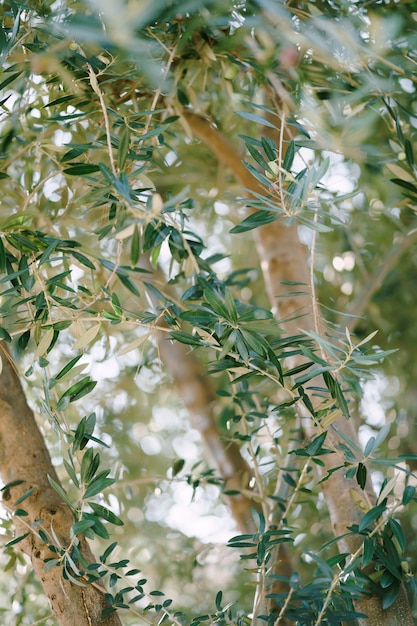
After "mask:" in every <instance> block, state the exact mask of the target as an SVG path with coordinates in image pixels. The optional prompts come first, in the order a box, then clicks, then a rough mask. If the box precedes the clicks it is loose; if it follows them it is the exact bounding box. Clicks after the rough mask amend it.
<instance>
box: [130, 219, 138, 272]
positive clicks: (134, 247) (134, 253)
mask: <svg viewBox="0 0 417 626" xmlns="http://www.w3.org/2000/svg"><path fill="white" fill-rule="evenodd" d="M139 257H140V236H139V229H138V227H137V225H136V224H135V229H134V231H133V235H132V244H131V248H130V263H131V265H132V267H136V265H137V264H138V261H139Z"/></svg>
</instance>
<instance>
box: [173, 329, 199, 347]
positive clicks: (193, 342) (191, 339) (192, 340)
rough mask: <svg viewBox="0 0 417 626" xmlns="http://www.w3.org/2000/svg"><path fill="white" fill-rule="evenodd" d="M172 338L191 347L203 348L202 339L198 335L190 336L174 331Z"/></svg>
mask: <svg viewBox="0 0 417 626" xmlns="http://www.w3.org/2000/svg"><path fill="white" fill-rule="evenodd" d="M170 335H171V337H172V338H173V339H175V340H176V341H179V342H180V343H185V344H187V345H189V346H201V339H200V337H198V336H196V335H190V334H189V333H183V332H181V331H179V330H173V331H172V332H171V333H170Z"/></svg>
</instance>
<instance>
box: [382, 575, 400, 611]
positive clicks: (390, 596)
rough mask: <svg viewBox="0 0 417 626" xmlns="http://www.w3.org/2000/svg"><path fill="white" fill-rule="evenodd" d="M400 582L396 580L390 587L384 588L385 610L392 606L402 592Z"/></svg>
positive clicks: (383, 605) (383, 604)
mask: <svg viewBox="0 0 417 626" xmlns="http://www.w3.org/2000/svg"><path fill="white" fill-rule="evenodd" d="M400 586H401V585H400V583H399V582H398V581H396V582H395V583H394V584H392V585H391V587H389V589H386V590H384V593H383V595H382V600H381V603H382V608H383V609H384V611H386V610H387V609H389V608H390V606H392V605H393V604H394V602H395V601H396V599H397V598H398V594H399V593H400Z"/></svg>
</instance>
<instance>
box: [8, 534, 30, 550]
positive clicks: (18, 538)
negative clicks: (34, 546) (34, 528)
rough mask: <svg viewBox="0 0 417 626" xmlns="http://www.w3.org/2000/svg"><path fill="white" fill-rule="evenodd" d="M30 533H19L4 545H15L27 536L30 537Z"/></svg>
mask: <svg viewBox="0 0 417 626" xmlns="http://www.w3.org/2000/svg"><path fill="white" fill-rule="evenodd" d="M29 535H30V533H24V535H19V537H15V538H14V539H12V540H11V541H8V542H7V543H5V544H4V547H5V548H9V547H10V546H14V545H16V543H19V542H20V541H23V539H26V537H28V536H29Z"/></svg>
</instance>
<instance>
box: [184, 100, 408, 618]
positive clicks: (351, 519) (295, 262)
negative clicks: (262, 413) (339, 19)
mask: <svg viewBox="0 0 417 626" xmlns="http://www.w3.org/2000/svg"><path fill="white" fill-rule="evenodd" d="M184 117H185V119H186V121H187V123H188V124H189V126H190V128H191V129H192V130H193V131H194V132H195V134H196V135H197V136H198V137H199V138H200V139H201V140H202V141H204V142H205V143H206V144H207V145H208V146H209V147H210V148H211V149H212V150H213V152H214V153H215V154H216V155H217V156H218V158H219V159H220V160H221V161H222V162H224V163H226V164H227V165H228V166H229V167H230V168H231V170H232V172H233V174H234V176H235V178H236V180H237V181H238V182H239V183H240V184H242V186H243V187H244V188H245V189H246V190H248V191H249V194H250V192H255V193H258V194H263V195H266V194H265V191H266V190H265V189H264V187H263V186H262V185H261V184H260V183H259V182H258V180H257V179H256V178H254V177H253V176H252V175H251V174H250V172H249V171H248V170H247V169H246V167H245V166H244V165H243V163H242V162H241V158H240V155H239V153H238V152H237V151H236V150H235V148H234V147H233V146H232V145H231V144H230V142H229V141H228V140H227V139H226V138H225V137H224V136H223V135H222V133H220V131H218V130H217V129H216V128H214V127H213V126H212V125H210V124H209V122H208V121H207V120H205V119H204V118H202V117H201V116H198V115H196V114H195V113H192V112H188V111H187V112H185V113H184ZM268 132H269V129H268ZM276 143H277V145H279V137H278V141H277V142H276ZM254 235H255V242H256V246H257V249H258V254H259V258H260V262H261V269H262V272H263V275H264V281H265V286H266V290H267V293H268V296H269V300H270V303H271V307H272V308H273V310H274V312H275V315H276V317H277V319H278V321H279V322H280V324H281V326H282V327H283V328H284V329H285V330H286V331H287V333H288V334H293V335H294V334H298V333H299V328H300V326H302V327H303V329H304V330H312V329H314V316H313V315H312V306H311V304H312V303H311V293H310V289H309V272H308V266H309V259H308V252H307V249H306V248H305V246H303V245H302V244H301V242H300V240H299V237H298V232H297V227H296V225H288V224H286V225H284V224H283V220H282V219H281V220H278V221H275V222H272V223H270V224H268V225H267V226H262V227H260V228H258V229H256V230H255V231H254ZM288 283H296V284H297V283H298V284H300V283H302V290H301V291H299V292H298V293H297V294H296V295H294V294H291V293H289V290H288V286H287V285H288ZM304 286H305V287H304ZM277 298H279V306H278V307H277ZM300 317H302V319H301V320H300ZM317 382H318V384H320V383H319V381H317ZM311 384H312V385H314V384H315V382H314V381H311ZM321 386H322V385H321ZM312 401H313V404H314V403H316V404H317V403H319V401H320V399H318V398H315V397H314V396H313V397H312ZM304 417H306V418H307V419H305V420H304V423H305V428H306V432H307V434H308V435H309V436H310V437H311V438H312V437H314V436H317V434H319V431H318V430H317V426H316V424H315V423H314V421H313V420H312V419H311V417H310V416H307V415H304ZM334 425H335V426H336V427H337V429H338V431H339V432H341V433H343V434H344V435H345V436H347V437H349V439H350V440H351V441H353V442H354V443H356V444H357V443H358V438H357V433H356V430H355V429H354V426H353V423H352V420H349V421H348V420H346V419H345V418H344V417H343V418H339V419H338V420H337V421H336V422H335V424H334ZM329 434H331V437H329V439H328V442H329V443H330V441H329V440H330V439H333V446H332V447H335V443H336V441H337V438H338V437H337V436H336V434H335V432H334V431H332V432H331V433H329ZM335 450H336V448H335ZM322 460H323V462H324V467H323V470H322V475H323V476H324V475H326V474H327V473H329V477H328V479H327V480H326V481H324V482H323V483H322V484H321V488H322V491H323V495H324V497H325V500H326V503H327V507H328V510H329V515H330V518H331V521H332V527H333V532H334V535H335V537H336V538H338V545H339V549H340V551H341V552H349V553H354V552H356V551H357V550H358V549H359V548H360V545H361V541H362V540H361V538H360V537H358V536H356V535H354V534H350V533H349V531H348V528H349V527H350V526H351V525H352V524H355V523H356V524H357V523H358V522H359V521H360V519H361V517H362V512H361V511H359V510H358V508H357V506H356V505H355V503H354V500H353V499H352V491H356V490H357V488H356V487H354V486H353V485H352V481H350V480H347V479H346V478H345V477H344V475H343V473H342V472H341V471H340V470H339V471H333V470H334V469H335V468H336V467H338V466H340V465H343V463H344V458H341V456H340V453H336V454H331V455H325V456H324V457H323V459H322ZM369 495H370V498H371V499H372V497H373V496H372V494H369ZM355 606H356V608H357V610H359V611H361V612H363V613H365V614H366V615H368V617H369V619H367V620H362V619H359V620H358V622H359V624H360V626H381V624H382V623H387V624H388V623H389V624H393V625H397V624H398V625H399V624H401V626H412V624H413V620H412V617H411V612H410V609H409V605H408V602H407V598H406V594H405V590H404V588H403V587H402V588H401V591H400V595H399V597H398V598H397V601H396V602H395V603H394V604H393V605H392V607H391V608H390V609H387V610H383V609H382V607H381V600H380V598H379V597H378V596H376V595H370V596H369V597H368V598H367V599H365V600H363V601H362V600H361V601H357V602H355ZM382 614H383V616H384V617H383V619H382V620H381V615H382ZM399 616H401V618H399ZM398 619H401V621H400V622H398V621H397V620H398ZM390 620H391V621H390Z"/></svg>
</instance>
